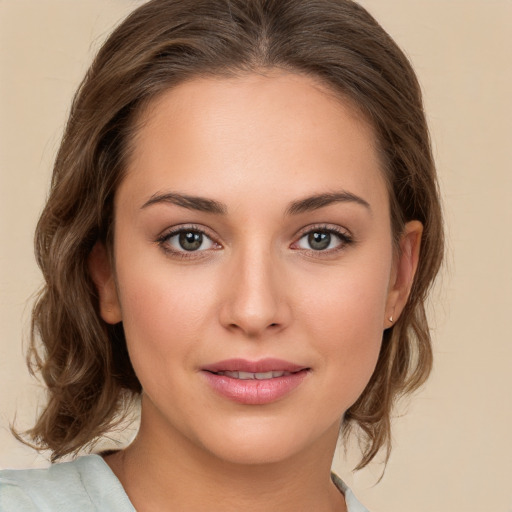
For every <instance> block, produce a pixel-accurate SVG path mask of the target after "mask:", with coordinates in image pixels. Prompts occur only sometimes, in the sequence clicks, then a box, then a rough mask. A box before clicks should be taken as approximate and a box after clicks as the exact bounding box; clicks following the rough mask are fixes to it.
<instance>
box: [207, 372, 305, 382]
mask: <svg viewBox="0 0 512 512" xmlns="http://www.w3.org/2000/svg"><path fill="white" fill-rule="evenodd" d="M212 373H215V375H225V376H226V377H230V378H231V379H240V380H268V379H275V378H277V377H285V376H287V375H292V374H293V373H297V372H286V371H279V370H273V371H269V372H256V373H253V372H240V371H239V372H228V371H225V372H212Z"/></svg>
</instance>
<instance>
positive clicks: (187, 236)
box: [179, 231, 203, 251]
mask: <svg viewBox="0 0 512 512" xmlns="http://www.w3.org/2000/svg"><path fill="white" fill-rule="evenodd" d="M179 242H180V246H181V247H182V248H183V249H185V251H195V250H197V249H199V247H201V244H202V243H203V235H202V233H196V232H194V231H183V232H182V233H180V235H179Z"/></svg>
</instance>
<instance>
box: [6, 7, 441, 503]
mask: <svg viewBox="0 0 512 512" xmlns="http://www.w3.org/2000/svg"><path fill="white" fill-rule="evenodd" d="M36 246H37V254H38V262H39V264H40V266H41V269H42V271H43V275H44V277H45V279H46V286H45V288H44V290H43V292H42V294H41V296H40V298H39V300H38V302H37V304H36V306H35V308H34V312H33V333H34V336H33V339H34V340H35V338H36V336H38V337H40V338H41V340H42V342H43V347H44V348H43V350H42V351H39V352H38V351H37V350H36V344H35V341H34V342H33V345H32V347H33V349H32V353H31V356H32V357H33V358H35V361H36V363H37V366H38V367H39V369H40V371H41V373H42V376H43V378H44V379H45V382H46V384H47V386H48V390H49V395H48V403H47V405H46V408H45V409H44V410H43V412H42V414H41V416H40V417H39V420H38V422H37V424H36V425H35V427H34V428H33V429H32V430H31V431H30V435H31V437H32V439H33V441H34V443H35V445H36V446H37V447H39V448H47V449H50V450H51V451H52V453H53V461H54V462H55V461H57V460H58V459H59V458H61V457H63V456H64V455H68V454H76V453H77V452H78V450H80V449H82V448H84V447H88V446H89V447H90V446H93V443H94V441H95V440H97V439H98V438H99V437H100V436H101V435H103V434H105V433H107V432H108V431H109V430H111V429H112V428H113V426H114V425H115V424H116V422H117V421H118V420H119V418H120V417H122V416H123V413H125V412H126V411H127V410H129V409H130V406H131V405H132V402H133V400H134V399H135V398H137V397H139V396H140V397H141V421H140V428H139V431H138V434H137V437H136V438H135V440H134V441H133V442H132V443H131V444H130V445H129V446H128V447H126V448H124V449H122V450H119V451H115V452H110V453H101V454H98V455H90V456H85V457H79V458H77V459H75V460H74V461H73V462H70V463H62V464H55V465H53V466H52V467H51V468H50V469H47V470H28V471H21V472H13V471H6V472H2V473H0V475H1V476H0V505H1V506H2V510H4V509H5V510H18V511H19V510H55V509H58V508H59V507H60V508H61V509H66V507H71V506H73V507H74V509H78V510H89V509H91V510H94V509H100V510H114V511H118V510H119V511H121V510H123V511H124V510H133V509H134V508H135V509H136V510H139V511H142V512H144V511H146V510H148V511H149V510H190V511H194V510H205V509H208V510H212V509H213V510H215V509H216V508H218V509H219V510H240V509H247V510H256V509H258V510H260V509H261V508H262V507H264V506H266V507H270V508H273V509H275V510H280V511H286V510H315V511H334V510H336V511H343V510H349V511H350V512H354V511H361V510H365V509H364V507H363V506H362V505H361V504H359V503H358V502H357V500H356V499H355V497H354V496H353V494H352V493H351V492H350V490H349V489H347V488H346V486H345V485H344V484H343V482H341V481H340V480H339V479H338V478H337V477H336V476H335V475H331V473H330V467H331V462H332V457H333V454H334V450H335V447H336V443H337V440H338V437H339V434H340V432H342V433H343V434H344V435H345V437H347V436H348V435H349V434H350V433H351V432H354V433H356V434H358V435H359V436H360V439H361V440H362V442H363V453H362V459H361V462H360V464H359V466H358V467H364V466H365V465H367V464H368V463H369V462H370V461H371V460H372V459H373V458H374V457H375V455H376V454H377V453H378V452H379V450H380V449H381V448H384V449H385V450H387V452H386V453H387V454H389V446H390V444H389V440H390V413H391V409H392V405H393V403H394V401H395V400H396V399H397V398H398V397H399V396H400V395H403V394H404V393H408V392H410V391H412V390H414V389H416V388H417V387H418V386H419V385H421V384H422V383H423V382H424V381H425V379H426V378H427V376H428V374H429V371H430V367H431V359H432V355H431V348H430V337H429V332H428V325H427V322H426V319H425V313H424V300H425V296H426V293H427V291H428V288H429V287H430V285H431V283H432V281H433V279H434V277H435V275H436V273H437V270H438V268H439V265H440V261H441V256H442V223H441V214H440V207H439V199H438V191H437V184H436V177H435V170H434V165H433V160H432V156H431V150H430V145H429V137H428V130H427V127H426V122H425V118H424V114H423V108H422V101H421V93H420V90H419V86H418V83H417V80H416V78H415V75H414V72H413V71H412V69H411V67H410V64H409V63H408V61H407V59H406V58H405V57H404V55H403V53H402V52H401V51H400V50H399V49H398V48H397V46H396V45H395V44H394V43H393V41H392V40H391V39H390V38H389V36H388V35H387V34H386V33H385V32H384V31H383V29H382V28H381V27H380V26H379V25H378V24H377V23H376V22H375V20H373V18H371V16H370V15H369V14H368V13H367V12H366V11H365V10H364V9H362V8H361V7H360V6H358V5H357V4H355V3H353V2H350V1H346V0H301V1H297V0H275V1H269V0H266V1H265V0H254V1H251V2H246V1H245V0H230V1H227V0H182V1H179V0H153V1H151V2H148V3H146V4H144V5H143V6H141V7H140V8H139V9H137V10H136V11H134V12H133V13H132V15H131V16H129V17H128V18H127V19H126V20H125V21H124V22H123V23H122V24H121V25H120V26H119V27H118V28H117V29H116V30H115V31H114V33H113V34H112V35H111V37H110V38H109V39H108V41H107V42H106V43H105V45H104V46H103V48H102V49H101V50H100V52H99V54H98V56H97V58H96V59H95V61H94V63H93V64H92V66H91V68H90V70H89V72H88V73H87V76H86V78H85V79H84V81H83V83H82V85H81V86H80V89H79V91H78V93H77V96H76V98H75V101H74V103H73V107H72V110H71V114H70V119H69V122H68V125H67V128H66V132H65V134H64V138H63V141H62V145H61V148H60V151H59V153H58V156H57V160H56V163H55V168H54V175H53V180H52V190H51V194H50V197H49V199H48V202H47V205H46V207H45V210H44V211H43V214H42V216H41V219H40V222H39V225H38V228H37V233H36Z"/></svg>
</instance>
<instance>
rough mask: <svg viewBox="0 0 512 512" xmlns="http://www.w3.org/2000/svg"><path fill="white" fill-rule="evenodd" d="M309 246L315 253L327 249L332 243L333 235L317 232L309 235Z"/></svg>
mask: <svg viewBox="0 0 512 512" xmlns="http://www.w3.org/2000/svg"><path fill="white" fill-rule="evenodd" d="M308 243H309V246H310V247H311V248H312V249H314V250H315V251H321V250H323V249H327V247H329V244H330V243H331V234H330V233H325V232H321V231H315V232H313V233H310V234H309V235H308Z"/></svg>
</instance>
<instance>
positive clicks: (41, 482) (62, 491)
mask: <svg viewBox="0 0 512 512" xmlns="http://www.w3.org/2000/svg"><path fill="white" fill-rule="evenodd" d="M332 480H333V482H334V483H335V485H336V486H337V487H338V489H339V490H340V491H341V492H342V493H343V494H344V495H345V501H346V502H347V508H348V512H368V511H367V509H366V508H364V507H363V505H361V503H359V501H357V499H356V497H355V496H354V494H353V493H352V491H351V490H350V489H349V488H348V487H347V486H346V485H345V484H344V482H343V481H342V480H341V479H340V478H339V477H338V476H337V475H335V474H332ZM100 511H101V512H135V508H134V507H133V505H132V504H131V502H130V500H129V498H128V496H127V495H126V493H125V492H124V489H123V486H122V485H121V482H120V481H119V480H118V479H117V477H116V476H115V475H114V473H113V472H112V470H111V469H110V467H109V466H108V464H107V463H106V462H105V461H104V460H103V458H102V457H100V456H99V455H85V456H83V457H79V458H77V459H75V460H74V461H71V462H62V463H60V464H53V465H52V466H50V467H49V468H45V469H21V470H3V471H0V512H100Z"/></svg>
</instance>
